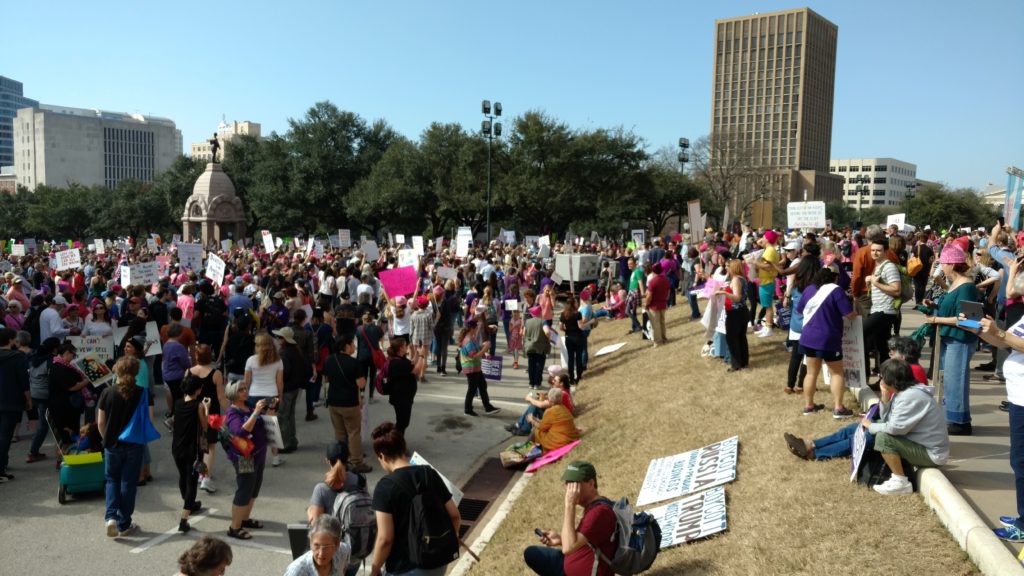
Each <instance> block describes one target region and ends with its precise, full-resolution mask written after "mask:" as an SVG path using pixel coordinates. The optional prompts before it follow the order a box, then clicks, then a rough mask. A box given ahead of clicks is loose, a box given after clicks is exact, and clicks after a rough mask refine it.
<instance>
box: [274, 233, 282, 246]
mask: <svg viewBox="0 0 1024 576" xmlns="http://www.w3.org/2000/svg"><path fill="white" fill-rule="evenodd" d="M281 244H284V240H282V239H281V237H280V236H275V237H274V246H275V247H276V248H280V247H281Z"/></svg>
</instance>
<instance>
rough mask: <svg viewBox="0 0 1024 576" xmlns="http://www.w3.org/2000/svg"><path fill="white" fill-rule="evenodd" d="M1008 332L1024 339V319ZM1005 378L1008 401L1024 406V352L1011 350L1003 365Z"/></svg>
mask: <svg viewBox="0 0 1024 576" xmlns="http://www.w3.org/2000/svg"><path fill="white" fill-rule="evenodd" d="M1006 332H1007V333H1009V334H1013V335H1014V336H1017V337H1018V338H1024V318H1021V319H1020V320H1018V321H1017V323H1016V324H1014V325H1013V326H1011V327H1010V328H1009V329H1007V330H1006ZM1003 376H1004V377H1006V399H1007V400H1009V401H1010V402H1012V403H1013V404H1014V405H1016V406H1024V352H1018V351H1016V350H1013V349H1011V350H1010V355H1009V356H1008V357H1007V358H1006V362H1004V363H1003Z"/></svg>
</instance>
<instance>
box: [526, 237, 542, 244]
mask: <svg viewBox="0 0 1024 576" xmlns="http://www.w3.org/2000/svg"><path fill="white" fill-rule="evenodd" d="M538 242H540V236H524V237H523V243H524V244H526V245H527V246H530V245H531V244H537V243H538Z"/></svg>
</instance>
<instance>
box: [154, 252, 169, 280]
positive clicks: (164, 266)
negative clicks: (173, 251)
mask: <svg viewBox="0 0 1024 576" xmlns="http://www.w3.org/2000/svg"><path fill="white" fill-rule="evenodd" d="M156 263H157V266H158V267H159V273H160V275H161V276H166V275H167V273H168V272H169V271H170V269H171V257H170V256H168V255H167V254H161V255H160V256H157V257H156Z"/></svg>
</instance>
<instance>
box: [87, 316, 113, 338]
mask: <svg viewBox="0 0 1024 576" xmlns="http://www.w3.org/2000/svg"><path fill="white" fill-rule="evenodd" d="M113 333H114V328H113V326H111V325H110V322H94V321H93V319H92V316H89V317H88V318H87V319H86V320H85V329H84V330H82V336H108V335H110V334H113Z"/></svg>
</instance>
